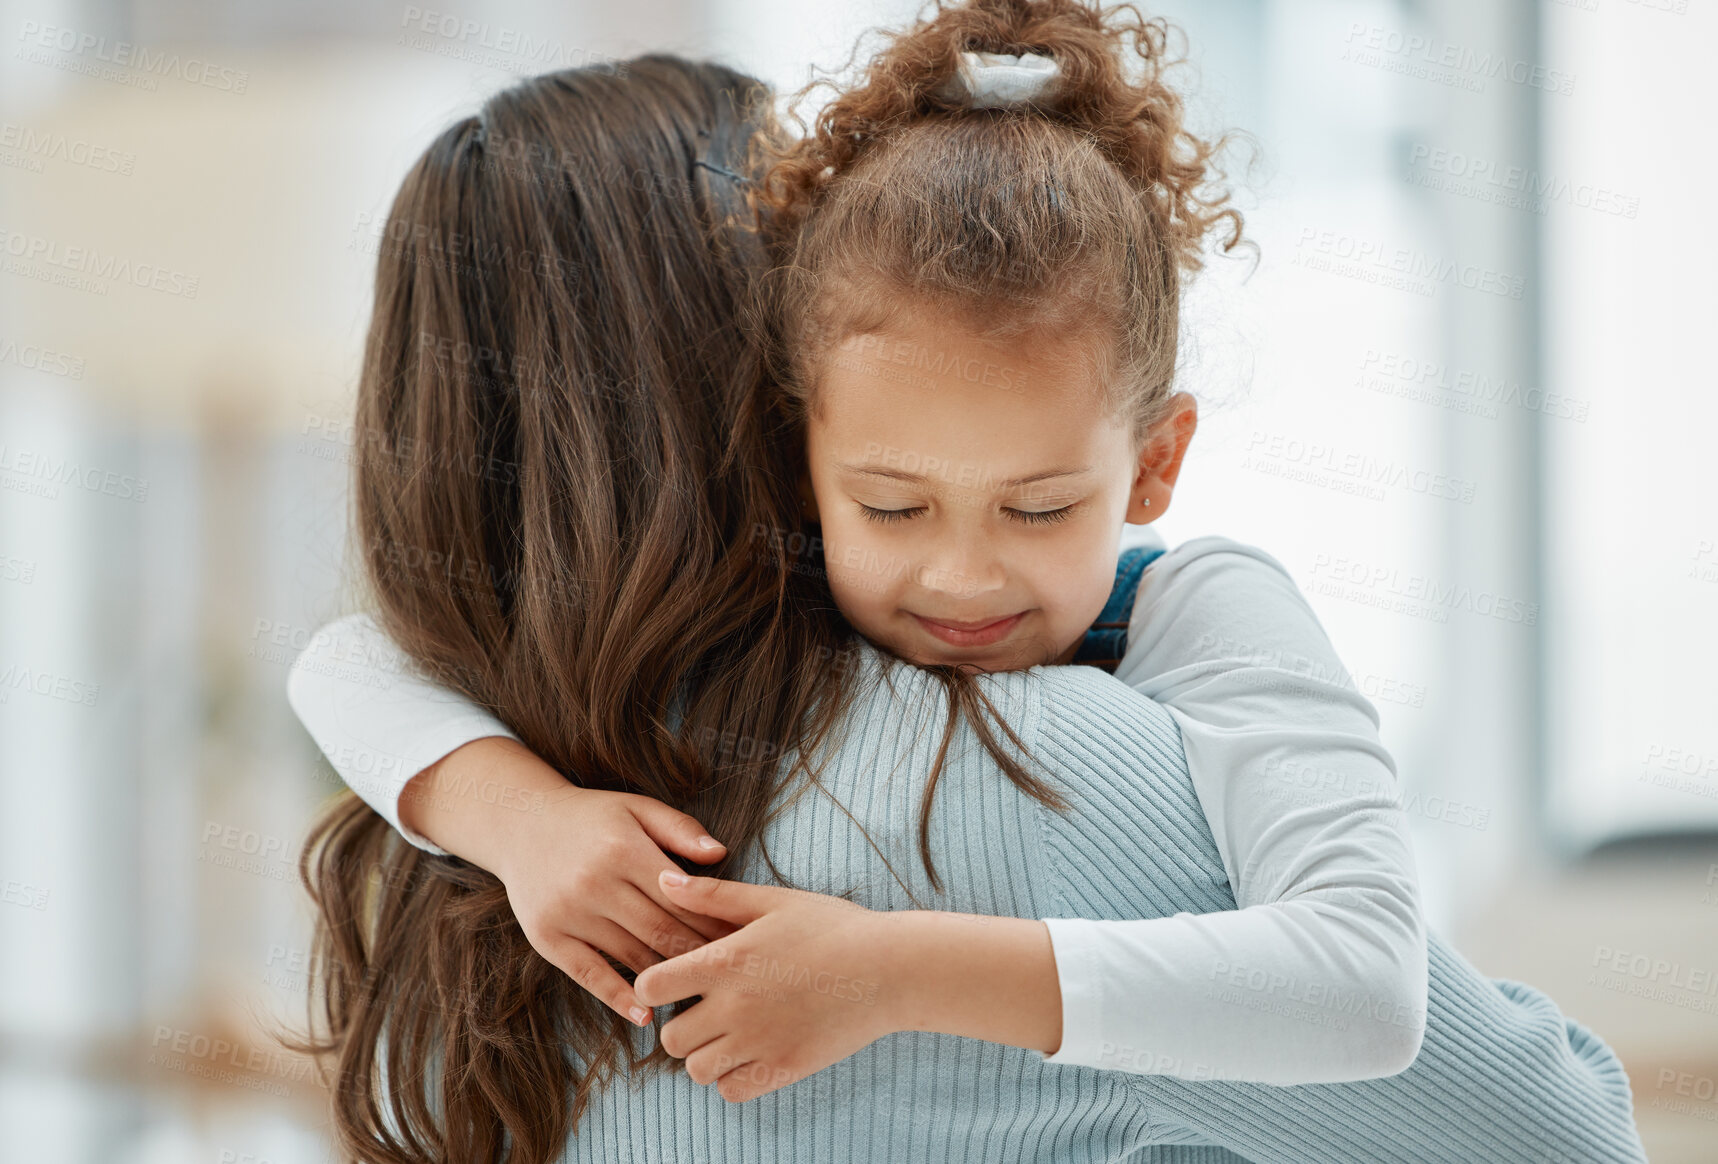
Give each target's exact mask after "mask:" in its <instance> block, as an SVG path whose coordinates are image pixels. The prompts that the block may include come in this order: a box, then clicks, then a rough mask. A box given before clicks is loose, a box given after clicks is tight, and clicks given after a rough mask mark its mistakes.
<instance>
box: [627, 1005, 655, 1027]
mask: <svg viewBox="0 0 1718 1164" xmlns="http://www.w3.org/2000/svg"><path fill="white" fill-rule="evenodd" d="M626 1013H627V1017H628V1018H630V1019H632V1021H633V1022H635V1023H637V1024H638V1025H639V1026H641V1027H642V1026H643V1025H644V1024H645V1023H647V1022H649V1021H650V1012H649V1011H647V1010H645V1009H644V1008H643V1007H642V1006H635V1007H633V1008H632V1009H631V1010H629V1011H627V1012H626Z"/></svg>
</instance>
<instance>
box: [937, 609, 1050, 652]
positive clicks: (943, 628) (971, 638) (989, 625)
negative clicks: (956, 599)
mask: <svg viewBox="0 0 1718 1164" xmlns="http://www.w3.org/2000/svg"><path fill="white" fill-rule="evenodd" d="M913 617H914V618H915V619H917V620H918V622H919V625H920V626H922V627H924V628H925V631H926V632H927V633H928V634H931V635H933V636H935V637H936V638H938V639H941V640H942V641H943V642H945V643H947V644H948V645H949V646H951V647H988V646H992V645H994V644H996V643H999V642H1001V641H1002V640H1003V639H1005V638H1007V637H1008V636H1009V635H1010V634H1012V633H1013V632H1014V628H1015V627H1017V626H1019V625H1020V620H1021V619H1023V618H1025V617H1026V612H1025V611H1021V612H1019V613H1018V614H1011V615H1009V616H1007V617H1006V618H997V619H990V620H988V621H986V620H979V621H974V622H955V621H952V620H949V619H942V618H926V617H925V616H924V615H922V614H915V615H913Z"/></svg>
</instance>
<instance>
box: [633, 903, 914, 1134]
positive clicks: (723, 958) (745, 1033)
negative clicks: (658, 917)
mask: <svg viewBox="0 0 1718 1164" xmlns="http://www.w3.org/2000/svg"><path fill="white" fill-rule="evenodd" d="M662 888H663V890H664V892H666V893H667V895H668V897H669V899H670V900H671V901H673V902H674V903H675V904H676V905H678V906H679V907H680V908H682V909H684V910H688V911H691V912H695V913H699V914H703V915H706V916H709V917H714V918H721V919H723V920H725V921H729V922H733V923H735V924H737V925H739V926H741V927H742V928H741V929H739V930H738V931H737V932H735V933H733V934H731V935H729V936H728V937H725V938H722V939H720V940H718V941H713V942H711V943H709V944H708V945H706V946H703V947H701V948H699V949H697V950H693V951H692V952H690V953H687V954H682V955H681V956H679V957H677V958H674V959H673V960H671V961H668V962H663V963H661V964H660V965H658V966H654V967H652V968H651V969H649V970H647V971H645V972H644V973H643V974H640V975H639V976H638V981H637V982H636V983H634V990H635V991H636V993H637V995H638V997H639V999H640V1000H641V1001H643V1002H644V1003H646V1004H647V1005H650V1006H662V1005H664V1004H665V1003H670V1002H677V1001H679V1000H680V999H683V998H690V997H692V996H693V995H703V1000H702V1001H701V1002H699V1003H697V1004H696V1005H695V1006H693V1007H692V1008H691V1009H689V1010H687V1011H685V1012H684V1013H683V1014H680V1015H677V1016H676V1017H675V1018H673V1019H671V1020H670V1021H669V1022H668V1023H667V1024H666V1025H664V1026H663V1028H662V1047H663V1049H664V1050H665V1051H667V1052H668V1053H669V1054H670V1055H673V1056H675V1057H676V1058H681V1059H684V1060H686V1073H687V1074H688V1075H690V1076H691V1077H692V1079H693V1080H695V1081H696V1082H698V1083H705V1084H708V1083H715V1084H716V1086H717V1090H718V1091H720V1092H721V1094H722V1098H723V1099H726V1100H729V1101H730V1102H735V1103H738V1102H742V1101H744V1100H748V1099H754V1098H756V1097H757V1096H760V1095H764V1094H766V1093H767V1092H771V1091H774V1090H776V1089H777V1088H780V1087H785V1086H787V1085H788V1084H790V1083H794V1082H796V1081H798V1080H800V1079H803V1078H805V1077H806V1076H807V1075H811V1074H814V1073H815V1072H818V1071H821V1070H822V1069H823V1068H825V1067H827V1066H829V1065H830V1064H832V1063H838V1062H840V1061H841V1060H842V1059H845V1058H847V1056H849V1055H851V1054H853V1053H854V1052H855V1051H858V1050H859V1049H860V1048H862V1047H865V1046H867V1045H868V1044H870V1043H872V1042H874V1041H876V1040H877V1039H879V1038H881V1037H883V1036H884V1035H886V1034H889V1033H890V1032H891V1031H893V1030H895V1029H897V1027H896V1026H895V1025H894V1013H893V1012H894V1007H893V1006H892V1005H891V1003H892V1001H893V999H892V998H891V997H890V994H889V992H888V990H887V988H886V986H885V983H884V979H885V977H886V976H888V975H889V973H890V971H889V963H888V961H887V959H886V957H885V954H886V952H887V951H888V950H889V943H888V941H886V940H885V933H886V932H887V931H888V930H889V926H890V919H891V917H893V916H894V915H891V914H888V913H879V912H874V911H872V910H868V909H865V908H864V907H863V906H858V905H854V904H853V903H852V902H849V901H844V900H842V899H841V898H838V897H826V896H824V895H822V894H818V893H806V892H803V891H801V890H797V889H784V888H781V887H779V886H770V885H750V884H747V883H745V882H740V881H719V880H717V879H715V878H712V877H692V878H687V877H686V876H685V875H684V874H682V873H680V872H679V871H678V870H675V871H673V872H665V873H663V875H662Z"/></svg>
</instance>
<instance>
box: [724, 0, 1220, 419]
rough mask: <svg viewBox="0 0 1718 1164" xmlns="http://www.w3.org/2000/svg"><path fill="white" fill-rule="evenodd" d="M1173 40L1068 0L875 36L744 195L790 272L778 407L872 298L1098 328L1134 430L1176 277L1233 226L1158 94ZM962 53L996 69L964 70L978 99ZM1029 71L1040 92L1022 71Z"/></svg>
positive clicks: (1190, 141)
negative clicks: (873, 44) (1105, 334)
mask: <svg viewBox="0 0 1718 1164" xmlns="http://www.w3.org/2000/svg"><path fill="white" fill-rule="evenodd" d="M1170 36H1171V28H1170V26H1169V25H1168V24H1167V23H1166V22H1165V21H1163V20H1162V19H1160V18H1159V19H1147V18H1146V17H1145V16H1144V15H1142V14H1141V13H1140V12H1139V11H1138V9H1136V8H1134V7H1132V6H1131V5H1122V6H1118V7H1114V8H1100V7H1097V6H1095V5H1092V4H1087V3H1082V2H1080V0H967V2H965V3H943V4H940V5H939V6H938V7H937V8H936V9H935V10H934V11H933V12H932V13H931V14H930V15H929V16H927V17H926V18H925V19H923V20H921V21H919V22H918V23H917V24H915V25H913V26H912V27H911V28H908V29H906V30H905V31H903V32H899V33H895V34H892V35H888V37H887V39H886V41H885V43H884V45H883V47H882V48H881V50H880V51H878V52H877V53H876V54H875V55H874V56H872V57H871V58H870V60H869V61H868V62H866V63H865V64H864V66H863V67H862V68H861V70H860V71H859V73H858V76H857V78H856V80H855V82H854V83H853V84H851V85H848V86H845V87H843V86H835V89H836V92H835V95H834V97H833V99H832V100H830V101H829V102H828V103H827V104H826V105H824V106H823V108H822V109H821V110H820V111H819V112H818V114H817V116H816V118H815V120H814V121H813V122H812V124H811V125H810V126H809V127H808V128H807V132H806V133H805V135H804V136H803V137H801V138H799V139H798V140H796V141H793V142H790V143H785V144H781V145H778V146H777V148H776V152H775V156H774V157H773V159H772V165H771V166H770V167H769V170H768V173H767V174H766V176H765V178H764V181H763V183H762V184H761V187H760V189H759V190H758V191H757V194H756V200H757V201H758V202H759V203H760V204H761V206H762V208H763V209H765V210H767V211H768V212H769V213H770V221H771V223H772V227H773V229H774V230H775V231H776V232H777V236H776V239H777V243H778V245H779V246H780V247H781V248H782V251H783V256H782V257H783V258H784V259H785V260H786V263H787V266H788V268H789V269H790V271H792V272H793V273H794V275H795V276H797V277H796V278H793V279H789V280H787V281H786V284H785V285H786V286H787V287H788V288H791V290H788V291H786V292H784V297H783V303H782V307H783V312H782V321H783V327H784V339H785V340H786V341H787V342H788V343H789V344H791V345H793V354H792V355H791V356H790V357H789V362H790V369H789V371H788V373H787V374H786V376H785V378H786V380H787V387H788V390H789V391H790V393H792V394H793V395H795V396H796V397H799V398H801V399H803V398H806V397H808V395H809V393H810V392H811V390H812V387H813V386H814V385H815V383H816V375H815V373H816V365H817V362H818V361H819V360H820V359H821V356H820V355H819V351H820V350H822V349H826V347H827V344H828V343H831V342H838V341H839V340H840V339H841V338H842V336H843V333H851V331H852V329H853V328H855V327H858V326H861V322H862V321H863V320H866V319H873V320H874V319H875V318H877V315H878V303H877V297H878V295H879V293H880V294H882V295H885V296H889V295H893V296H902V295H905V296H908V297H910V298H911V299H913V300H916V301H921V302H923V301H929V302H930V303H932V304H934V305H936V306H939V307H943V308H951V309H956V310H959V311H961V312H962V313H963V314H964V315H965V316H966V317H967V318H972V319H976V318H981V317H994V316H995V315H996V314H997V310H996V309H998V308H1003V309H1006V310H1005V311H1004V312H1003V314H1007V315H1011V316H1013V317H1015V318H1025V317H1031V318H1032V319H1034V320H1036V321H1037V322H1038V323H1040V324H1043V323H1046V322H1048V321H1051V320H1054V319H1058V318H1059V319H1078V320H1079V321H1081V322H1082V324H1083V325H1090V324H1091V323H1093V322H1094V321H1101V322H1103V323H1106V324H1108V325H1109V326H1110V327H1111V328H1112V329H1113V331H1114V333H1115V338H1116V342H1117V348H1118V353H1117V354H1118V358H1117V360H1116V362H1115V364H1114V366H1115V368H1116V369H1117V371H1118V372H1119V373H1120V379H1121V381H1123V382H1124V384H1125V385H1126V386H1127V392H1128V394H1129V396H1130V397H1131V402H1132V403H1131V406H1132V408H1133V411H1134V413H1135V415H1136V417H1138V418H1139V419H1140V420H1141V421H1142V422H1147V421H1148V420H1149V418H1150V416H1151V415H1152V413H1153V412H1154V410H1155V408H1156V405H1157V404H1159V403H1161V402H1162V400H1163V399H1164V398H1165V397H1166V396H1167V394H1168V392H1169V385H1170V381H1171V380H1172V379H1173V373H1174V357H1175V346H1176V328H1177V320H1178V315H1179V293H1180V288H1181V283H1182V281H1183V279H1184V278H1185V277H1187V276H1190V275H1191V274H1192V273H1193V272H1195V271H1197V270H1198V269H1199V268H1200V267H1201V265H1202V262H1203V253H1204V248H1205V244H1206V240H1207V238H1208V236H1209V235H1211V233H1212V232H1213V231H1214V230H1216V229H1217V228H1218V227H1221V226H1226V227H1227V228H1228V229H1227V236H1226V237H1225V238H1223V239H1222V241H1221V245H1222V248H1223V249H1224V250H1225V251H1227V250H1230V249H1232V248H1234V247H1235V246H1236V245H1237V244H1239V243H1240V241H1241V230H1242V219H1241V214H1240V212H1239V211H1238V210H1236V209H1235V208H1234V207H1232V206H1231V205H1229V199H1230V192H1229V190H1228V188H1227V187H1226V186H1225V185H1224V184H1223V173H1222V171H1221V169H1220V168H1219V165H1218V157H1219V155H1220V154H1221V152H1222V149H1223V146H1224V145H1225V144H1226V139H1222V138H1219V139H1206V138H1202V137H1200V136H1198V135H1196V134H1195V133H1193V132H1192V131H1191V130H1190V129H1189V128H1188V127H1187V124H1186V116H1185V108H1184V104H1183V101H1182V98H1181V95H1180V94H1179V93H1177V92H1176V91H1175V90H1174V89H1173V88H1172V87H1171V86H1170V85H1169V84H1168V83H1167V81H1166V80H1165V78H1164V73H1165V70H1166V69H1167V68H1168V67H1169V66H1171V65H1173V64H1175V63H1177V59H1176V58H1172V57H1171V56H1170V54H1169V52H1168V45H1169V41H1170ZM975 53H976V54H995V55H994V56H988V57H980V58H977V59H978V61H979V62H980V63H981V64H983V65H984V66H985V68H984V71H985V73H986V74H987V75H986V76H985V78H984V79H983V80H982V82H981V83H980V84H979V85H978V86H977V89H978V93H977V97H976V99H975V86H974V78H973V61H974V58H973V57H971V56H970V55H967V54H975ZM1023 57H1024V58H1026V59H1025V61H1024V62H1022V60H1021V58H1023ZM1041 58H1048V61H1049V62H1053V64H1054V69H1053V76H1039V77H1036V78H1033V77H1030V76H1028V73H1030V72H1044V71H1045V64H1044V63H1043V62H1042V61H1041V60H1040V59H1041ZM1010 62H1012V63H1010ZM1022 64H1024V65H1025V66H1026V68H1025V69H1022V68H1021V66H1022ZM999 65H1000V66H1004V67H1003V68H1002V71H1001V72H1000V73H999V72H998V71H997V69H998V66H999ZM817 87H818V86H813V87H812V88H813V89H815V88H817ZM807 92H808V93H809V92H811V89H808V90H807ZM864 300H869V301H870V302H869V303H866V302H863V301H864Z"/></svg>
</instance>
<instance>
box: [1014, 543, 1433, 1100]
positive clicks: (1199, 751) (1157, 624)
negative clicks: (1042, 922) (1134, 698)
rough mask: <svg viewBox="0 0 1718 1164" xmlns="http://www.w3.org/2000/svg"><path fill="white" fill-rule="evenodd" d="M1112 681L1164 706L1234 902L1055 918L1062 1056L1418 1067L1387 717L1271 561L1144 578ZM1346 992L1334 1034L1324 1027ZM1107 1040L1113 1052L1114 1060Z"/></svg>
mask: <svg viewBox="0 0 1718 1164" xmlns="http://www.w3.org/2000/svg"><path fill="white" fill-rule="evenodd" d="M1116 677H1117V678H1118V679H1121V680H1122V681H1123V682H1125V683H1128V684H1129V685H1130V686H1132V687H1134V688H1135V689H1136V690H1138V691H1139V692H1141V693H1142V694H1144V695H1146V696H1148V697H1150V698H1152V699H1155V700H1157V701H1158V702H1160V703H1162V704H1164V705H1165V706H1166V707H1167V708H1168V709H1169V710H1170V713H1171V715H1172V716H1173V717H1174V718H1175V720H1176V723H1177V724H1178V726H1179V727H1180V729H1181V735H1182V742H1183V745H1184V747H1185V750H1186V755H1187V767H1188V771H1189V774H1190V775H1191V776H1192V778H1193V783H1194V787H1195V789H1196V790H1197V792H1198V795H1199V800H1200V804H1201V806H1202V808H1203V809H1204V811H1205V814H1206V817H1207V819H1208V820H1209V821H1210V824H1211V831H1212V833H1213V834H1214V836H1215V838H1216V841H1217V847H1218V850H1219V852H1220V853H1221V855H1222V858H1223V862H1224V865H1225V868H1226V869H1227V871H1228V874H1229V881H1230V884H1231V886H1232V887H1233V889H1234V893H1235V900H1236V902H1237V904H1238V905H1239V906H1240V907H1241V908H1240V909H1238V910H1234V911H1229V912H1223V913H1212V914H1204V915H1197V916H1196V915H1192V914H1186V913H1181V914H1176V915H1174V916H1172V917H1165V918H1155V919H1150V920H1141V921H1089V920H1072V919H1051V920H1050V921H1048V923H1047V924H1048V925H1049V927H1050V933H1051V937H1052V940H1053V942H1054V945H1055V956H1056V968H1057V971H1058V973H1059V975H1060V980H1061V989H1062V1015H1063V1024H1062V1027H1063V1030H1062V1043H1061V1046H1060V1048H1059V1049H1058V1050H1057V1051H1056V1053H1055V1054H1054V1055H1052V1056H1050V1061H1051V1062H1055V1063H1068V1064H1077V1065H1083V1066H1090V1067H1104V1068H1112V1069H1113V1068H1115V1067H1117V1066H1118V1065H1120V1064H1118V1063H1117V1061H1116V1057H1115V1055H1114V1054H1113V1048H1114V1047H1116V1046H1128V1047H1135V1048H1151V1051H1152V1053H1151V1054H1150V1055H1149V1056H1143V1057H1135V1058H1134V1059H1133V1060H1132V1061H1130V1063H1129V1064H1127V1065H1126V1067H1125V1068H1124V1069H1128V1070H1133V1071H1138V1072H1141V1073H1149V1074H1170V1075H1181V1076H1183V1077H1188V1078H1206V1079H1208V1078H1213V1077H1215V1078H1226V1079H1244V1080H1253V1081H1257V1082H1262V1083H1275V1084H1291V1083H1323V1082H1341V1081H1346V1080H1356V1079H1370V1078H1377V1077H1380V1076H1387V1075H1393V1074H1395V1073H1396V1072H1399V1071H1401V1070H1403V1069H1404V1068H1406V1067H1407V1066H1408V1065H1409V1064H1410V1063H1412V1062H1413V1061H1414V1056H1415V1054H1416V1053H1417V1052H1418V1051H1419V1048H1420V1043H1421V1039H1422V1035H1423V1026H1424V1021H1425V1006H1426V934H1425V927H1424V923H1423V920H1422V918H1421V915H1420V909H1419V902H1418V891H1417V883H1416V876H1415V870H1414V860H1413V854H1412V850H1411V848H1410V846H1409V842H1408V837H1407V833H1406V827H1405V821H1404V818H1403V813H1402V812H1401V809H1400V806H1399V804H1398V801H1397V788H1396V779H1395V766H1394V764H1393V763H1392V761H1391V758H1390V756H1389V753H1388V752H1386V751H1385V750H1384V748H1383V746H1382V744H1381V743H1380V742H1379V739H1378V720H1377V715H1376V713H1375V712H1374V711H1373V709H1372V707H1371V705H1370V704H1369V703H1368V702H1367V701H1366V699H1365V697H1364V696H1363V695H1361V694H1360V692H1359V691H1357V690H1355V688H1354V686H1353V684H1352V682H1351V681H1349V679H1348V675H1347V672H1346V671H1345V670H1344V669H1343V667H1342V664H1341V662H1340V660H1338V659H1337V657H1336V653H1335V651H1334V650H1333V649H1332V648H1331V646H1330V642H1329V640H1328V638H1326V636H1325V634H1324V631H1323V629H1322V628H1321V627H1320V626H1319V623H1318V619H1317V617H1316V616H1315V615H1314V614H1313V612H1312V610H1311V608H1310V607H1309V606H1308V605H1307V604H1306V601H1305V600H1304V599H1303V598H1302V597H1301V596H1300V593H1299V591H1298V590H1297V589H1296V588H1295V585H1294V582H1293V581H1292V580H1291V579H1290V578H1289V577H1288V575H1287V573H1286V572H1285V571H1284V570H1283V569H1282V567H1281V566H1280V565H1278V564H1277V562H1276V561H1275V560H1274V559H1272V558H1271V557H1269V556H1268V555H1266V554H1264V553H1262V552H1261V551H1258V550H1255V549H1252V548H1250V547H1247V546H1243V545H1240V544H1238V543H1236V542H1232V541H1228V540H1227V539H1222V538H1200V539H1196V540H1194V541H1191V542H1188V543H1187V544H1186V545H1184V546H1181V547H1179V548H1177V549H1175V550H1172V551H1170V552H1169V553H1167V554H1165V555H1163V556H1162V557H1161V558H1159V559H1158V560H1157V561H1156V562H1154V563H1153V564H1152V565H1151V566H1150V567H1149V568H1148V569H1147V571H1146V573H1145V577H1144V579H1143V581H1142V582H1141V585H1140V592H1139V596H1138V600H1137V603H1136V605H1135V609H1134V615H1133V619H1132V622H1131V625H1130V628H1129V635H1128V649H1127V653H1126V655H1125V656H1124V658H1123V660H1122V662H1121V665H1120V666H1119V667H1118V668H1117V671H1116ZM1332 999H1337V1000H1340V1001H1341V1004H1342V1005H1341V1007H1340V1010H1341V1013H1342V1014H1343V1015H1344V1016H1345V1018H1344V1021H1341V1022H1334V1021H1331V1022H1314V1021H1309V1018H1308V1016H1309V1015H1311V1016H1313V1017H1314V1018H1317V1017H1318V1016H1320V1015H1322V1014H1324V1013H1326V1010H1327V1008H1328V1007H1329V1006H1330V1004H1331V1000H1332ZM1106 1049H1108V1050H1106Z"/></svg>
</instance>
